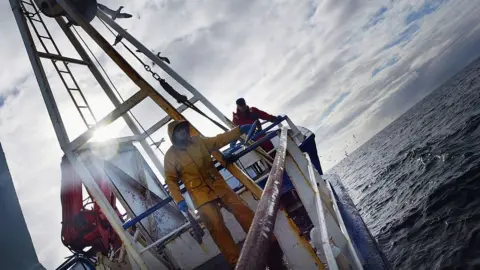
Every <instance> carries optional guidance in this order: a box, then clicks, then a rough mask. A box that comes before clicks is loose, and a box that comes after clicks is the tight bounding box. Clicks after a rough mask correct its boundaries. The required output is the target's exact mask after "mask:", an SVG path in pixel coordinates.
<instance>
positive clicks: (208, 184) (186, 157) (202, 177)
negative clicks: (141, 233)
mask: <svg viewBox="0 0 480 270" xmlns="http://www.w3.org/2000/svg"><path fill="white" fill-rule="evenodd" d="M182 122H185V121H173V122H171V123H170V124H169V125H168V135H169V136H170V140H171V141H172V142H173V140H172V135H173V130H174V129H175V127H176V126H178V125H179V124H181V123H182ZM240 135H241V132H240V128H239V127H236V128H234V129H232V130H230V131H227V132H225V133H222V134H219V135H217V136H215V137H201V136H192V137H191V138H190V142H189V144H188V146H187V147H186V148H183V149H182V148H179V147H178V146H175V145H172V146H171V147H170V149H168V151H167V153H165V161H164V166H165V178H166V179H165V181H166V183H167V185H168V188H169V190H170V194H171V195H172V198H173V199H174V200H175V201H176V202H177V203H178V202H180V201H182V200H184V198H183V196H182V193H181V192H180V188H179V186H178V184H177V183H178V180H181V181H182V182H183V184H184V185H185V187H186V189H187V191H188V193H189V194H190V197H191V198H192V201H193V204H194V205H195V208H197V209H198V207H200V206H202V205H203V204H205V203H207V202H210V201H213V200H215V199H218V198H222V197H223V196H224V195H225V193H226V192H227V191H228V190H229V189H231V188H230V187H229V186H228V184H227V182H226V181H225V179H223V177H222V176H221V175H220V173H219V172H218V171H217V169H216V168H215V166H214V164H213V162H212V157H211V153H212V152H213V151H215V150H219V149H220V148H221V147H223V146H225V145H227V144H228V143H230V142H231V141H233V140H236V139H239V138H240Z"/></svg>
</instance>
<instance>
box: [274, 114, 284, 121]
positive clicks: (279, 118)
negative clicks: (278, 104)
mask: <svg viewBox="0 0 480 270" xmlns="http://www.w3.org/2000/svg"><path fill="white" fill-rule="evenodd" d="M282 120H283V116H281V115H279V116H277V118H276V119H275V121H282Z"/></svg>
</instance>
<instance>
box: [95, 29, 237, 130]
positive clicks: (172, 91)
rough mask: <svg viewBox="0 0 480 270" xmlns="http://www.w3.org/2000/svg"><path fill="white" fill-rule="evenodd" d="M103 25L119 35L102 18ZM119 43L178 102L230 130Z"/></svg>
mask: <svg viewBox="0 0 480 270" xmlns="http://www.w3.org/2000/svg"><path fill="white" fill-rule="evenodd" d="M100 21H101V22H102V23H103V25H104V26H105V27H106V28H107V29H108V30H109V31H110V33H112V35H114V36H115V37H116V36H117V35H115V32H113V30H112V29H110V27H109V26H108V25H107V24H106V23H105V22H104V21H103V20H100ZM119 43H121V44H122V45H123V47H125V49H126V50H127V51H128V52H130V53H131V54H132V55H133V56H134V57H135V58H136V59H137V61H138V62H140V64H141V65H142V66H143V67H144V68H145V70H146V71H148V72H149V73H150V74H151V75H152V77H153V78H154V79H155V80H156V81H158V82H159V83H160V85H161V86H162V88H163V89H164V90H165V91H166V92H167V93H168V94H169V95H170V96H172V97H173V98H174V99H175V100H176V101H177V102H178V103H181V104H184V105H185V106H187V107H188V108H190V109H192V110H194V111H195V112H197V113H198V114H200V115H201V116H203V117H205V118H207V119H208V120H210V121H211V122H212V123H214V124H215V125H216V126H218V127H219V128H221V129H222V130H223V131H228V130H229V129H228V128H226V127H225V126H224V125H222V124H221V123H219V122H218V121H216V120H215V119H213V118H211V117H210V116H208V115H207V114H206V113H204V112H203V111H202V110H200V109H199V108H198V107H197V106H195V104H193V103H192V102H190V101H189V100H188V98H187V97H186V96H185V95H182V94H180V93H179V92H178V91H176V90H175V89H174V88H173V87H172V86H171V85H170V84H169V83H168V82H167V81H165V79H162V78H161V77H160V75H158V73H156V72H154V71H152V68H151V67H150V66H149V65H147V64H145V62H143V61H142V59H140V57H138V56H137V54H136V53H134V52H133V51H132V50H131V49H130V48H129V47H128V46H127V45H125V43H124V42H123V41H121V40H120V41H119Z"/></svg>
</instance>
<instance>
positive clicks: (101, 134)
mask: <svg viewBox="0 0 480 270" xmlns="http://www.w3.org/2000/svg"><path fill="white" fill-rule="evenodd" d="M110 139H112V133H111V132H109V131H108V130H107V129H105V128H100V129H97V130H95V131H94V133H93V137H92V141H93V142H104V141H107V140H110Z"/></svg>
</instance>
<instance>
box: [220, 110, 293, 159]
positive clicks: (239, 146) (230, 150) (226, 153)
mask: <svg viewBox="0 0 480 270" xmlns="http://www.w3.org/2000/svg"><path fill="white" fill-rule="evenodd" d="M286 118H287V116H281V117H278V119H277V120H275V121H274V122H273V123H272V124H270V125H269V126H268V127H266V128H264V129H262V130H260V131H259V132H257V133H255V134H253V135H252V136H251V138H250V139H249V140H255V139H256V138H258V137H259V136H262V135H264V134H266V133H267V131H269V130H270V129H272V128H274V127H275V126H277V125H278V124H280V123H281V122H282V121H283V120H285V119H286ZM249 133H250V132H249ZM267 136H268V135H267ZM273 137H275V136H273ZM273 137H272V138H273ZM262 139H263V138H262ZM270 139H271V138H270ZM247 141H248V140H247ZM265 141H266V140H264V141H263V142H265ZM254 144H255V143H254ZM254 144H252V146H253V145H254ZM242 147H243V144H236V145H235V146H233V147H230V148H229V149H227V150H225V152H224V155H225V156H231V153H234V152H235V151H237V150H239V149H240V148H242ZM257 147H258V145H257ZM252 150H253V149H252ZM250 151H251V150H250ZM247 153H248V152H247Z"/></svg>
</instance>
